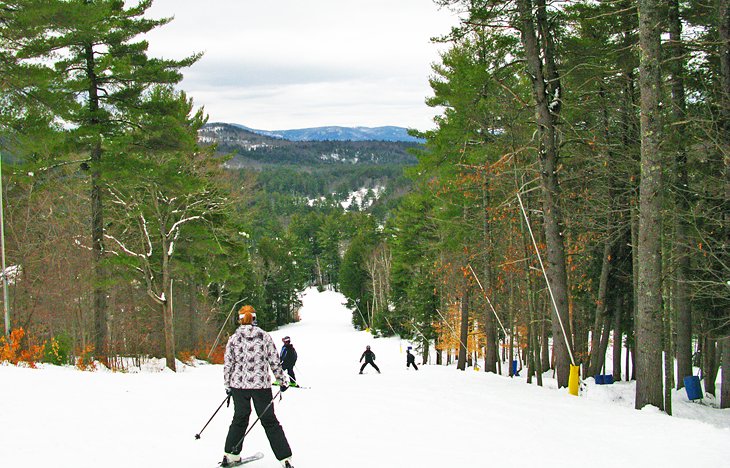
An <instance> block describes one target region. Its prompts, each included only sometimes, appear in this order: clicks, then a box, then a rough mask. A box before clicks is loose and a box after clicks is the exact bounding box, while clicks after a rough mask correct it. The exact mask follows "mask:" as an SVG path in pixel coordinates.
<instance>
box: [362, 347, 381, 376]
mask: <svg viewBox="0 0 730 468" xmlns="http://www.w3.org/2000/svg"><path fill="white" fill-rule="evenodd" d="M363 359H365V364H363V365H362V367H360V373H361V374H362V371H363V369H365V366H367V365H368V364H370V365H371V366H373V367H374V368H375V370H376V371H378V374H380V369H378V366H376V365H375V353H374V352H372V351H371V350H370V346H366V347H365V352H364V353H362V356H360V362H362V360H363Z"/></svg>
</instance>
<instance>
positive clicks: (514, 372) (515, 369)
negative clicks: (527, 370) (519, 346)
mask: <svg viewBox="0 0 730 468" xmlns="http://www.w3.org/2000/svg"><path fill="white" fill-rule="evenodd" d="M512 375H513V376H518V377H519V375H520V374H519V372H517V360H514V361H512Z"/></svg>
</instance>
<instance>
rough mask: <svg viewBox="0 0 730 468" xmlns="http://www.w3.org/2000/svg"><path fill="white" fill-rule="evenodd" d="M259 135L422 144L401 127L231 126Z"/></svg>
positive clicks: (295, 139)
mask: <svg viewBox="0 0 730 468" xmlns="http://www.w3.org/2000/svg"><path fill="white" fill-rule="evenodd" d="M231 125H234V126H236V127H239V128H243V129H245V130H248V131H250V132H253V133H257V134H259V135H266V136H270V137H272V138H281V139H283V140H289V141H405V142H419V143H420V142H422V140H420V139H418V138H415V137H412V136H410V135H409V134H408V129H406V128H403V127H394V126H385V127H338V126H331V127H314V128H299V129H292V130H257V129H254V128H249V127H246V126H245V125H239V124H231Z"/></svg>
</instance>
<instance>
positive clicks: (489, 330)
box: [482, 171, 497, 373]
mask: <svg viewBox="0 0 730 468" xmlns="http://www.w3.org/2000/svg"><path fill="white" fill-rule="evenodd" d="M482 190H483V193H482V211H483V216H484V219H483V223H484V226H483V229H484V232H483V235H484V246H485V248H484V251H485V252H486V253H485V255H484V272H483V274H484V277H483V278H482V279H483V282H484V293H485V294H487V296H488V297H490V300H491V294H492V265H491V261H490V260H491V258H490V252H491V251H492V234H491V230H490V225H489V178H488V174H487V173H486V171H485V173H484V180H483V187H482ZM485 308H486V310H485V313H486V316H485V320H484V332H485V335H486V339H487V346H486V348H485V356H484V372H492V373H496V372H497V348H496V347H495V346H494V343H496V342H497V328H496V323H495V319H494V315H493V312H492V310H491V308H490V306H489V304H485Z"/></svg>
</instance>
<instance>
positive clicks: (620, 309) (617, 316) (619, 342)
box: [613, 298, 628, 382]
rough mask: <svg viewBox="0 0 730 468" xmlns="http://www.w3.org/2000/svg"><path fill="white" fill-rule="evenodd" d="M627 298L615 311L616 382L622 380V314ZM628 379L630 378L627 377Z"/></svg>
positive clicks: (614, 364) (614, 377)
mask: <svg viewBox="0 0 730 468" xmlns="http://www.w3.org/2000/svg"><path fill="white" fill-rule="evenodd" d="M624 302H625V298H624V299H623V300H621V302H620V304H621V307H616V310H614V311H613V380H615V381H616V382H618V381H620V380H621V348H622V341H623V340H622V336H623V334H622V333H621V315H622V314H623V308H624ZM627 380H628V379H627Z"/></svg>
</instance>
